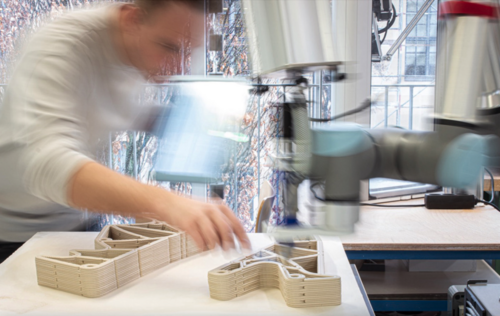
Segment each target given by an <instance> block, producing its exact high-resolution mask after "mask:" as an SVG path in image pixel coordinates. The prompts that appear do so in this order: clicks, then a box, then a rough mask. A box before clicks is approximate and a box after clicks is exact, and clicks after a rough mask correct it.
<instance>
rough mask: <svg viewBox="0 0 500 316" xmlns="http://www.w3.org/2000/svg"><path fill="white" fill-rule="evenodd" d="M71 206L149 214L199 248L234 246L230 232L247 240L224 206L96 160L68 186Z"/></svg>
mask: <svg viewBox="0 0 500 316" xmlns="http://www.w3.org/2000/svg"><path fill="white" fill-rule="evenodd" d="M68 191H69V192H68V200H69V203H70V205H71V206H72V207H75V208H79V209H88V210H90V211H101V212H114V213H117V214H121V215H124V216H136V217H141V216H142V217H144V216H152V217H154V218H156V219H159V220H163V221H165V222H168V223H169V224H172V225H174V226H175V227H177V228H179V229H181V230H183V231H185V232H186V233H188V234H189V235H190V236H191V237H193V239H194V240H195V242H196V244H197V245H198V247H199V248H200V249H205V248H208V249H213V248H214V247H215V246H216V245H221V246H222V247H223V248H224V249H226V250H227V249H230V248H233V247H234V244H233V233H234V234H235V235H236V236H237V238H238V239H239V240H240V242H241V243H242V244H243V246H245V247H247V248H249V247H250V243H249V241H248V238H247V236H246V234H245V231H244V230H243V227H242V226H241V224H240V223H239V221H238V219H237V218H236V216H234V214H233V213H232V211H231V210H230V209H229V208H227V207H226V206H224V205H214V204H207V203H201V202H198V201H194V200H190V199H187V198H184V197H181V196H178V195H175V194H173V193H170V192H168V191H166V190H163V189H161V188H157V187H153V186H149V185H145V184H141V183H139V182H137V181H135V180H133V179H131V178H129V177H126V176H123V175H120V174H118V173H116V172H114V171H112V170H110V169H108V168H106V167H104V166H102V165H100V164H98V163H95V162H89V163H87V164H85V165H84V166H83V167H81V168H80V169H79V170H78V171H77V172H76V173H75V175H74V176H73V177H72V179H71V181H70V184H69V186H68Z"/></svg>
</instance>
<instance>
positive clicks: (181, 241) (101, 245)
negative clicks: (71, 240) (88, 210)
mask: <svg viewBox="0 0 500 316" xmlns="http://www.w3.org/2000/svg"><path fill="white" fill-rule="evenodd" d="M95 249H96V250H72V251H70V256H66V257H49V256H40V257H36V259H35V261H36V272H37V279H38V284H39V285H42V286H46V287H50V288H54V289H57V290H61V291H65V292H69V293H73V294H77V295H81V296H85V297H91V298H96V297H101V296H104V295H106V294H108V293H110V292H112V291H114V290H116V289H118V288H120V287H123V286H125V285H126V284H128V283H130V282H132V281H134V280H136V279H138V278H140V277H142V276H144V275H146V274H148V273H150V272H153V271H155V270H157V269H159V268H161V267H164V266H166V265H168V264H170V263H172V262H176V261H179V260H181V259H184V258H187V257H191V256H193V255H195V254H198V253H199V252H200V250H199V249H198V248H197V247H196V244H195V243H194V241H193V240H192V239H191V238H190V237H188V236H186V235H185V233H184V232H181V231H179V230H178V229H176V228H174V227H172V226H170V225H168V224H166V223H164V222H159V221H152V222H149V223H141V224H132V225H110V226H106V227H104V229H103V230H102V231H101V232H100V233H99V235H98V236H97V238H96V239H95Z"/></svg>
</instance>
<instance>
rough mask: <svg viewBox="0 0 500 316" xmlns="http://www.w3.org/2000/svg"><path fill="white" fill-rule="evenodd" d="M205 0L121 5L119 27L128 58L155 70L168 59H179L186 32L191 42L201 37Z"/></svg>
mask: <svg viewBox="0 0 500 316" xmlns="http://www.w3.org/2000/svg"><path fill="white" fill-rule="evenodd" d="M203 4H204V0H135V4H134V5H124V6H122V8H121V10H120V14H119V28H120V31H121V34H122V42H123V47H124V48H125V50H126V54H127V57H128V59H129V60H130V62H131V63H132V64H133V65H134V66H135V67H137V68H138V69H140V70H141V71H144V72H147V73H149V74H154V73H156V72H157V71H158V69H159V68H160V67H161V66H162V65H163V64H164V63H165V62H168V61H170V60H175V59H178V57H179V54H180V52H181V50H182V43H185V42H186V40H187V36H189V37H190V38H189V40H191V45H192V46H199V45H201V43H202V39H203V23H204V19H203V7H204V6H203Z"/></svg>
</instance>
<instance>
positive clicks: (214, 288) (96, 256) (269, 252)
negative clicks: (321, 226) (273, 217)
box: [36, 221, 341, 307]
mask: <svg viewBox="0 0 500 316" xmlns="http://www.w3.org/2000/svg"><path fill="white" fill-rule="evenodd" d="M199 252H200V250H199V249H198V248H197V247H196V244H195V243H194V241H193V240H192V239H191V237H189V236H187V235H186V234H185V233H184V232H182V231H179V230H178V229H176V228H174V227H172V226H170V225H168V224H166V223H164V222H159V221H151V222H148V223H138V224H132V225H110V226H106V227H104V229H103V230H102V231H101V232H100V233H99V235H98V236H97V238H96V239H95V250H72V251H70V255H69V256H63V257H61V256H58V257H54V256H40V257H36V272H37V278H38V284H39V285H42V286H46V287H50V288H53V289H57V290H61V291H65V292H69V293H73V294H77V295H81V296H84V297H90V298H95V297H101V296H104V295H106V294H108V293H110V292H112V291H114V290H116V289H118V288H120V287H123V286H125V285H127V284H128V283H130V282H132V281H134V280H136V279H138V278H140V277H142V276H144V275H146V274H148V273H151V272H153V271H155V270H157V269H159V268H162V267H164V266H166V265H168V264H170V263H172V262H176V261H179V260H181V259H184V258H187V257H190V256H193V255H195V254H198V253H199ZM285 256H286V257H288V259H287V258H286V257H285ZM208 283H209V287H210V296H211V297H212V298H214V299H217V300H230V299H233V298H235V297H238V296H241V295H244V294H246V293H248V292H250V291H253V290H257V289H260V288H266V287H275V288H278V289H280V290H281V293H282V294H283V297H284V299H285V302H286V304H287V305H288V306H290V307H316V306H331V305H340V303H341V289H340V277H338V276H329V275H321V274H318V251H317V242H316V241H298V242H295V243H294V247H292V248H289V247H288V246H284V245H279V244H275V245H272V246H270V247H268V248H266V249H263V250H261V251H258V252H256V253H254V254H252V255H250V256H247V257H244V258H241V259H239V260H236V261H233V262H231V263H229V264H226V265H224V266H222V267H219V268H217V269H215V270H212V271H210V272H209V273H208Z"/></svg>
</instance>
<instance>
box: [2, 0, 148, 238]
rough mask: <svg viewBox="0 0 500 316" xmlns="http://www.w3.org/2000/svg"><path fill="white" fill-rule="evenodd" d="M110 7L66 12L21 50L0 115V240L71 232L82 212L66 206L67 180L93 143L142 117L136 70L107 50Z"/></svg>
mask: <svg viewBox="0 0 500 316" xmlns="http://www.w3.org/2000/svg"><path fill="white" fill-rule="evenodd" d="M116 9H117V6H116V5H113V6H108V7H102V8H99V9H95V10H89V11H80V12H75V13H71V14H68V15H66V16H64V17H62V18H59V19H58V20H57V21H55V22H53V23H51V24H50V25H48V26H46V27H45V28H44V29H42V30H41V31H39V32H38V33H37V34H35V35H34V37H33V38H32V39H31V41H30V42H29V43H28V44H27V45H26V49H25V51H24V53H23V54H22V57H21V59H20V61H19V62H18V65H17V67H16V68H15V70H14V73H13V77H12V79H11V81H10V82H9V84H8V87H7V91H6V95H5V98H4V102H3V104H2V107H1V111H0V242H23V241H26V240H27V239H29V238H30V237H31V236H32V235H33V234H34V233H36V232H38V231H68V230H74V229H78V227H79V226H81V225H82V220H83V213H82V212H80V211H77V210H72V209H70V208H69V207H68V201H67V193H68V188H67V185H68V182H69V180H70V179H71V177H72V176H73V175H74V173H75V172H76V171H77V170H78V169H79V168H80V167H81V166H82V165H83V164H84V163H86V162H88V161H90V160H92V159H93V155H94V154H95V153H96V151H97V148H96V145H97V141H98V140H99V139H103V140H107V139H108V135H109V134H108V133H109V132H110V131H114V130H126V129H129V128H131V127H132V126H133V125H134V123H137V120H139V118H140V117H142V115H141V113H144V112H145V111H147V110H146V109H145V108H141V107H140V106H139V104H138V102H136V101H137V100H138V99H137V96H138V94H139V91H140V89H141V83H143V81H142V76H141V74H140V72H139V71H138V70H136V69H135V68H132V67H129V66H126V65H125V64H123V63H122V62H121V61H120V59H119V57H118V54H117V52H116V50H115V48H114V46H113V42H112V38H111V34H110V23H111V11H112V10H116ZM144 116H145V115H144Z"/></svg>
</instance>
